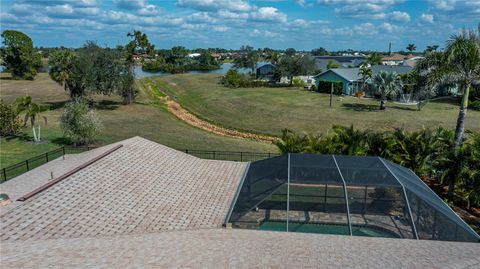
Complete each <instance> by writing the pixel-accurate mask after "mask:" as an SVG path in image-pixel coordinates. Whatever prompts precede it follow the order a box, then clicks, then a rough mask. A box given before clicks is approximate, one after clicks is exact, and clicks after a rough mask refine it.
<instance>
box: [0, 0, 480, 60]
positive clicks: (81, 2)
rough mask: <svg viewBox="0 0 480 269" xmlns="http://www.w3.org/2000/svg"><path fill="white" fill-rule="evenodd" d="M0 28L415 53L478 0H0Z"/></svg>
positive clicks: (64, 35)
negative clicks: (143, 34)
mask: <svg viewBox="0 0 480 269" xmlns="http://www.w3.org/2000/svg"><path fill="white" fill-rule="evenodd" d="M0 12H1V14H0V15H1V17H0V23H1V28H2V31H3V30H5V29H15V30H19V31H22V32H25V33H26V34H28V35H29V36H30V37H31V38H32V39H33V41H34V44H35V46H48V47H50V46H62V45H63V46H66V47H78V46H81V45H82V44H83V43H84V42H85V41H86V40H94V41H97V42H98V43H99V44H100V45H105V46H116V45H118V44H125V43H126V42H127V37H126V33H127V32H129V31H131V30H133V29H136V30H141V31H143V32H146V33H147V34H148V36H149V37H150V39H151V41H152V43H154V44H155V45H156V47H157V48H170V47H172V46H176V45H181V46H185V47H187V48H197V47H222V48H239V47H240V46H241V45H247V44H248V45H251V46H254V47H262V48H263V47H270V48H277V49H283V48H288V47H293V48H296V49H302V50H310V49H312V48H318V47H325V48H327V50H340V49H348V48H351V49H355V50H383V51H386V50H388V44H389V42H392V48H393V50H404V49H405V47H406V45H407V44H408V43H414V44H416V45H417V49H418V50H421V51H422V50H424V48H425V46H427V45H432V44H437V45H440V47H443V45H444V43H445V40H447V39H448V38H449V37H450V36H451V35H452V34H455V33H458V31H459V29H461V28H462V27H467V28H474V27H476V26H477V24H478V23H480V0H297V1H280V0H266V1H248V0H230V1H223V0H219V1H215V0H165V1H155V0H112V1H101V0H46V1H40V0H1V11H0Z"/></svg>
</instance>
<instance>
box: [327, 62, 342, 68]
mask: <svg viewBox="0 0 480 269" xmlns="http://www.w3.org/2000/svg"><path fill="white" fill-rule="evenodd" d="M339 67H340V65H339V64H337V63H335V62H334V61H333V60H328V63H327V69H334V68H339Z"/></svg>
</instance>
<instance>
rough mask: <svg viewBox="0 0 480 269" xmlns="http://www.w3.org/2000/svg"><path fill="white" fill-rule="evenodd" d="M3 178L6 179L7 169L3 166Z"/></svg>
mask: <svg viewBox="0 0 480 269" xmlns="http://www.w3.org/2000/svg"><path fill="white" fill-rule="evenodd" d="M3 180H4V181H7V169H5V168H3Z"/></svg>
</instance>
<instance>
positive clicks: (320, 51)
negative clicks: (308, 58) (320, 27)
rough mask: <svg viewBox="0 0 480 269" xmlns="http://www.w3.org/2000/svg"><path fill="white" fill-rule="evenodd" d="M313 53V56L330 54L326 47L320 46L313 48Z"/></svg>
mask: <svg viewBox="0 0 480 269" xmlns="http://www.w3.org/2000/svg"><path fill="white" fill-rule="evenodd" d="M311 53H312V55H313V56H324V55H327V54H328V51H327V50H326V49H325V48H322V47H320V48H318V49H313V50H312V52H311Z"/></svg>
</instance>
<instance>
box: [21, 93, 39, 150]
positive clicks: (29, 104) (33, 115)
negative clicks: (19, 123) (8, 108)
mask: <svg viewBox="0 0 480 269" xmlns="http://www.w3.org/2000/svg"><path fill="white" fill-rule="evenodd" d="M15 105H16V110H17V114H20V113H22V112H25V118H24V120H23V126H24V127H25V126H26V125H27V122H28V121H29V120H30V124H31V127H32V130H33V139H34V141H35V142H38V141H40V125H38V134H37V132H35V123H36V119H37V117H38V116H40V113H41V112H43V111H45V110H46V108H45V107H43V106H41V105H39V104H37V103H34V102H33V101H32V97H31V96H28V95H27V96H23V97H19V98H17V99H16V100H15ZM42 118H43V120H44V121H45V125H47V117H45V116H42Z"/></svg>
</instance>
